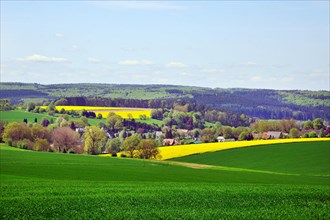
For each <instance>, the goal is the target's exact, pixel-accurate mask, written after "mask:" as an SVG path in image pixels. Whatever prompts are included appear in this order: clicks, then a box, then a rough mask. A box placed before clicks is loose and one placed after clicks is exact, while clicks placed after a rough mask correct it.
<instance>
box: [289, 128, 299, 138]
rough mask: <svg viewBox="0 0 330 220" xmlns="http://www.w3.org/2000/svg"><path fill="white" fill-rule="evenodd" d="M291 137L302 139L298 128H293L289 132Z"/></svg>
mask: <svg viewBox="0 0 330 220" xmlns="http://www.w3.org/2000/svg"><path fill="white" fill-rule="evenodd" d="M289 136H290V137H291V138H298V137H300V131H299V130H298V129H297V128H291V129H290V132H289Z"/></svg>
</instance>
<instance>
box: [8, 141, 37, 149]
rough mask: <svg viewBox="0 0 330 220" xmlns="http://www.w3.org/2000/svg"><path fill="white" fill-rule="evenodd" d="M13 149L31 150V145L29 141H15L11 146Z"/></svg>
mask: <svg viewBox="0 0 330 220" xmlns="http://www.w3.org/2000/svg"><path fill="white" fill-rule="evenodd" d="M13 146H14V147H18V148H21V149H28V150H32V147H33V144H32V142H31V141H30V140H28V139H23V140H19V141H17V142H16V143H15V144H13Z"/></svg>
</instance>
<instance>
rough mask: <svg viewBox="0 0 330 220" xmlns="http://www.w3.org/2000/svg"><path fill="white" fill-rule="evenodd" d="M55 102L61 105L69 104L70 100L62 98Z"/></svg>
mask: <svg viewBox="0 0 330 220" xmlns="http://www.w3.org/2000/svg"><path fill="white" fill-rule="evenodd" d="M54 104H55V105H56V106H58V105H60V106H63V105H68V100H67V99H65V98H61V99H59V100H57V101H56V102H55V103H54Z"/></svg>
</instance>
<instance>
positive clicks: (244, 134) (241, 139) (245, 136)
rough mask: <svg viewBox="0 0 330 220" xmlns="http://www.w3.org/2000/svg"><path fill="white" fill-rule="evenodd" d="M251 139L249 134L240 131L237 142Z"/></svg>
mask: <svg viewBox="0 0 330 220" xmlns="http://www.w3.org/2000/svg"><path fill="white" fill-rule="evenodd" d="M252 139H253V136H252V134H251V133H250V132H248V131H242V132H241V133H240V134H239V136H238V140H239V141H243V140H248V141H249V140H252Z"/></svg>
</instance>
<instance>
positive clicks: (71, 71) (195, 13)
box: [1, 1, 329, 90]
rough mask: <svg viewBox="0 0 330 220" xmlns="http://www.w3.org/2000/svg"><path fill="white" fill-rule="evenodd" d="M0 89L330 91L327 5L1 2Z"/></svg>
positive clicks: (289, 3) (255, 2) (299, 3)
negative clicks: (4, 85)
mask: <svg viewBox="0 0 330 220" xmlns="http://www.w3.org/2000/svg"><path fill="white" fill-rule="evenodd" d="M1 81H2V82H9V81H11V82H12V81H15V82H36V83H43V84H51V83H81V82H90V83H125V84H175V85H191V86H203V87H212V88H215V87H221V88H233V87H235V88H237V87H240V88H269V89H308V90H329V2H328V1H292V2H288V1H278V2H277V1H263V2H262V1H242V2H239V1H235V2H229V1H228V2H227V1H206V2H205V1H204V2H198V1H192V2H190V1H154V2H152V1H128V2H124V1H114V2H112V1H72V2H67V1H44V2H32V1H26V2H24V1H1Z"/></svg>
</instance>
